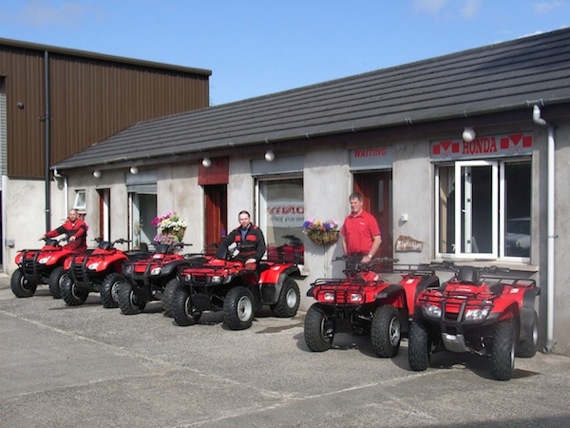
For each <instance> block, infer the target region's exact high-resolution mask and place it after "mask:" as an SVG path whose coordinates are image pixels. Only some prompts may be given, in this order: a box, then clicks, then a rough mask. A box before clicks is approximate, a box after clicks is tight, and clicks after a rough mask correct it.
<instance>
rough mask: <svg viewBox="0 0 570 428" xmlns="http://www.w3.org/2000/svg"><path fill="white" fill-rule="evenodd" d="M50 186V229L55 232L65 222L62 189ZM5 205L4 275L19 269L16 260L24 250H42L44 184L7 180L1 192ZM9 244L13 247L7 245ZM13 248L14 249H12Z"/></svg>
mask: <svg viewBox="0 0 570 428" xmlns="http://www.w3.org/2000/svg"><path fill="white" fill-rule="evenodd" d="M58 185H61V183H58V182H52V184H51V198H52V204H51V206H52V209H51V226H52V228H56V227H58V226H60V225H61V224H62V223H63V222H64V221H65V219H66V217H67V213H66V210H65V205H64V199H65V198H64V192H63V187H61V188H59V187H58ZM2 197H3V203H4V219H3V221H4V225H3V227H4V231H5V235H4V242H3V245H4V254H3V256H4V257H3V258H4V260H3V266H4V272H6V273H7V274H11V273H12V272H13V271H14V269H15V268H16V264H15V263H14V258H15V257H16V253H17V252H18V251H19V250H22V249H28V248H29V249H31V248H39V247H41V245H42V244H43V242H42V241H39V240H38V238H39V237H40V236H42V235H43V234H44V233H45V232H46V230H45V223H46V222H45V218H46V217H45V184H44V182H43V181H41V180H20V179H8V178H5V181H4V188H3V191H2ZM8 244H10V245H8ZM12 244H13V246H12Z"/></svg>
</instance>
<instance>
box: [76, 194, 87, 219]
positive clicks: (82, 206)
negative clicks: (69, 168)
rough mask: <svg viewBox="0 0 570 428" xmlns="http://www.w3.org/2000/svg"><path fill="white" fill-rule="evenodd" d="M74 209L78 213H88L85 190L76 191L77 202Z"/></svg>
mask: <svg viewBox="0 0 570 428" xmlns="http://www.w3.org/2000/svg"><path fill="white" fill-rule="evenodd" d="M73 208H75V209H76V210H77V211H78V212H80V213H82V214H85V212H87V202H86V199H85V190H76V191H75V202H74V203H73Z"/></svg>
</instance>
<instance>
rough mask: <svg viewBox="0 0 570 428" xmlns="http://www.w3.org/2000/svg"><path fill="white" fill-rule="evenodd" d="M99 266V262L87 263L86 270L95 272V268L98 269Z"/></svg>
mask: <svg viewBox="0 0 570 428" xmlns="http://www.w3.org/2000/svg"><path fill="white" fill-rule="evenodd" d="M100 264H101V262H93V263H89V265H87V269H91V270H97V268H98V267H99V265H100Z"/></svg>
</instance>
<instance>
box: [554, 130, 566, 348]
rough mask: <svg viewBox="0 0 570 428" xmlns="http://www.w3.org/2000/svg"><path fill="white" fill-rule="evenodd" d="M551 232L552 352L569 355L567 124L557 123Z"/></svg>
mask: <svg viewBox="0 0 570 428" xmlns="http://www.w3.org/2000/svg"><path fill="white" fill-rule="evenodd" d="M557 125H558V127H557V129H556V131H555V141H556V156H555V163H556V173H557V175H556V188H555V206H556V210H555V211H556V214H555V216H556V218H555V229H554V236H556V238H555V239H554V352H556V353H559V354H564V355H570V310H569V309H568V307H569V306H568V302H570V269H569V268H568V260H569V259H568V255H569V254H570V246H569V241H568V236H570V190H569V188H568V186H569V183H570V124H568V123H565V124H557Z"/></svg>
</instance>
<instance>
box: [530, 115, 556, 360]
mask: <svg viewBox="0 0 570 428" xmlns="http://www.w3.org/2000/svg"><path fill="white" fill-rule="evenodd" d="M532 119H533V121H534V123H536V124H537V125H540V126H546V127H547V131H548V167H547V170H548V171H547V175H548V183H547V186H548V190H547V220H546V223H547V251H546V257H547V260H546V264H547V267H546V270H547V272H546V343H545V345H544V352H546V353H550V352H552V349H553V348H554V239H555V238H556V235H555V233H554V197H555V195H554V184H555V166H554V154H555V149H556V141H555V139H554V125H552V124H551V123H548V122H547V121H546V120H544V119H543V118H542V117H541V113H540V107H539V106H538V105H535V106H534V107H533V109H532Z"/></svg>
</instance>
